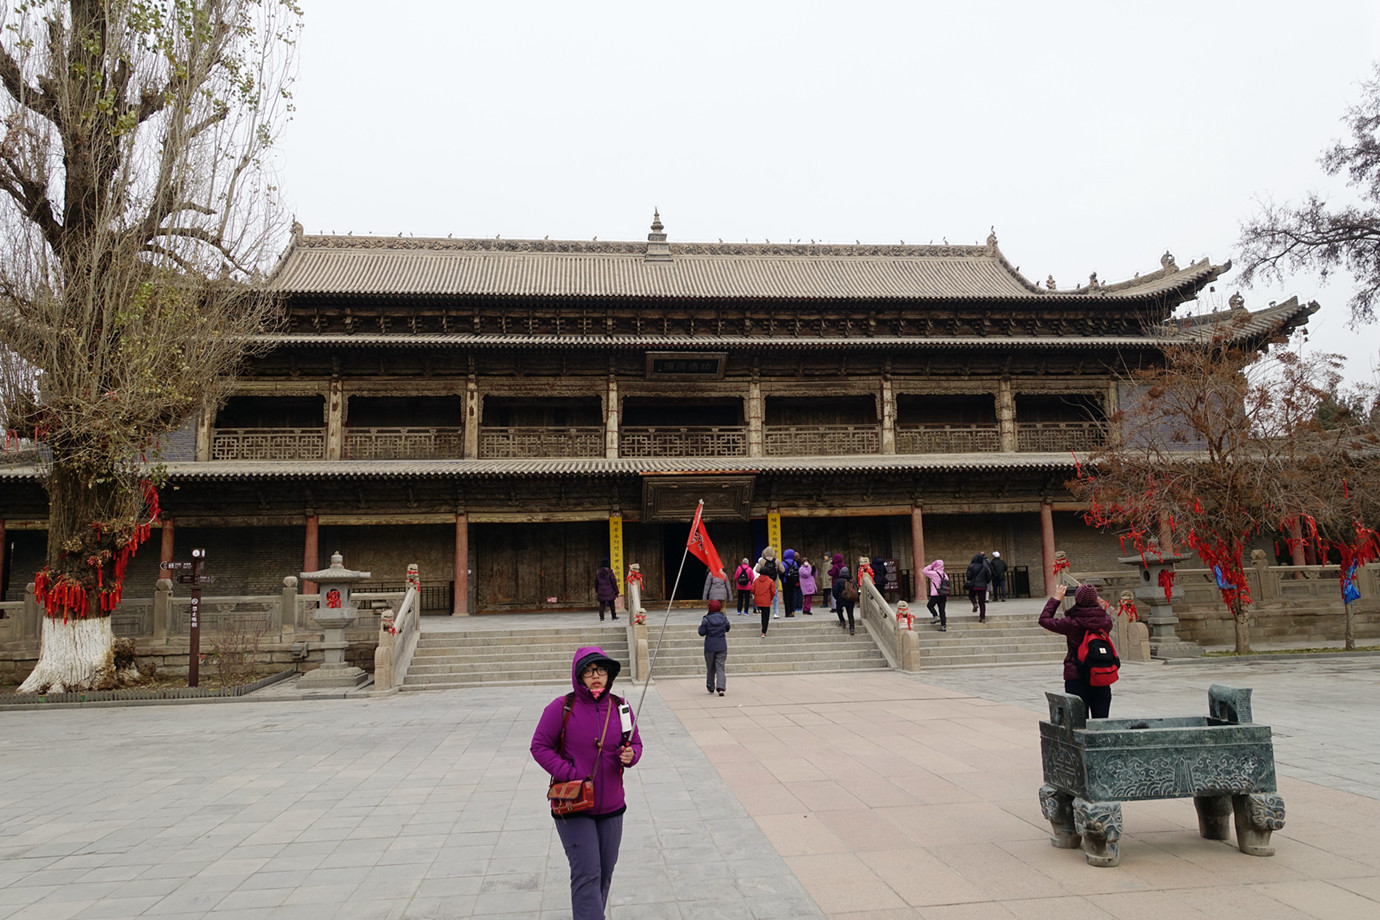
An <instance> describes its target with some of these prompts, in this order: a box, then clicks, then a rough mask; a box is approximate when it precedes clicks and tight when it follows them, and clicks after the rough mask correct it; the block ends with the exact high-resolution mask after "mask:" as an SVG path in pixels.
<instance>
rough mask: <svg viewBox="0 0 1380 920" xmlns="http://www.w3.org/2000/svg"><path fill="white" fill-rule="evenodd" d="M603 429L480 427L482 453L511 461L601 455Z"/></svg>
mask: <svg viewBox="0 0 1380 920" xmlns="http://www.w3.org/2000/svg"><path fill="white" fill-rule="evenodd" d="M603 455H604V429H603V428H601V427H599V426H597V425H595V426H585V427H575V428H570V427H566V428H554V427H552V428H546V427H539V426H524V427H521V428H480V429H479V456H480V457H483V458H485V459H495V460H508V459H520V458H523V457H602V456H603Z"/></svg>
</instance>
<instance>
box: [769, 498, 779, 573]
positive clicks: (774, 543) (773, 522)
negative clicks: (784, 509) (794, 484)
mask: <svg viewBox="0 0 1380 920" xmlns="http://www.w3.org/2000/svg"><path fill="white" fill-rule="evenodd" d="M767 544H768V545H769V546H770V547H771V548H772V549H774V550H776V561H777V562H778V563H780V561H781V551H782V547H781V512H779V511H768V512H767ZM777 570H778V571H780V566H779V565H778V566H777Z"/></svg>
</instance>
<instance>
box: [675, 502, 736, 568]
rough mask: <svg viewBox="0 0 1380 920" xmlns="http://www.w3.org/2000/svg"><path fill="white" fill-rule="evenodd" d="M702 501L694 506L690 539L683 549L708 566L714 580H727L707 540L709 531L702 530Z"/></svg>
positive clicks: (712, 547) (711, 545) (712, 545)
mask: <svg viewBox="0 0 1380 920" xmlns="http://www.w3.org/2000/svg"><path fill="white" fill-rule="evenodd" d="M703 513H704V501H703V499H701V501H700V503H699V504H698V505H696V506H695V520H694V523H692V524H691V525H690V539H688V540H686V541H685V548H686V549H688V550H689V551H690V552H691V553H692V554H694V556H695V558H696V559H698V560H699V561H700V562H703V563H704V564H705V565H707V566H709V571H710V572H712V573H713V574H714V577H716V578H722V579H724V580H725V581H726V580H728V576H727V575H726V574H724V563H723V560H722V559H720V558H719V551H718V550H716V549H715V548H714V544H713V543H712V542H711V541H710V539H709V531H707V530H705V529H704V519H703V518H702V517H701V515H702V514H703Z"/></svg>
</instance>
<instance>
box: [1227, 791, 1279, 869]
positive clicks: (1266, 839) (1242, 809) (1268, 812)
mask: <svg viewBox="0 0 1380 920" xmlns="http://www.w3.org/2000/svg"><path fill="white" fill-rule="evenodd" d="M1231 804H1232V810H1233V811H1235V812H1236V848H1237V849H1239V850H1240V851H1241V852H1242V853H1247V854H1249V855H1251V856H1273V855H1275V848H1274V847H1272V846H1270V833H1271V832H1272V831H1277V830H1279V829H1280V828H1281V827H1283V826H1284V799H1283V798H1281V797H1280V796H1279V795H1278V794H1277V793H1274V792H1265V793H1251V794H1249V795H1234V796H1232V797H1231Z"/></svg>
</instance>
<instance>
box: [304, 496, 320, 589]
mask: <svg viewBox="0 0 1380 920" xmlns="http://www.w3.org/2000/svg"><path fill="white" fill-rule="evenodd" d="M319 530H320V527H319V524H318V518H317V516H316V515H314V514H309V515H307V538H306V541H305V545H304V546H303V548H302V571H304V572H315V571H316V570H317V569H319V568H321V554H320V551H319V550H318V549H317V535H318V532H319ZM302 593H303V594H315V593H316V582H314V581H304V582H302Z"/></svg>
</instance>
